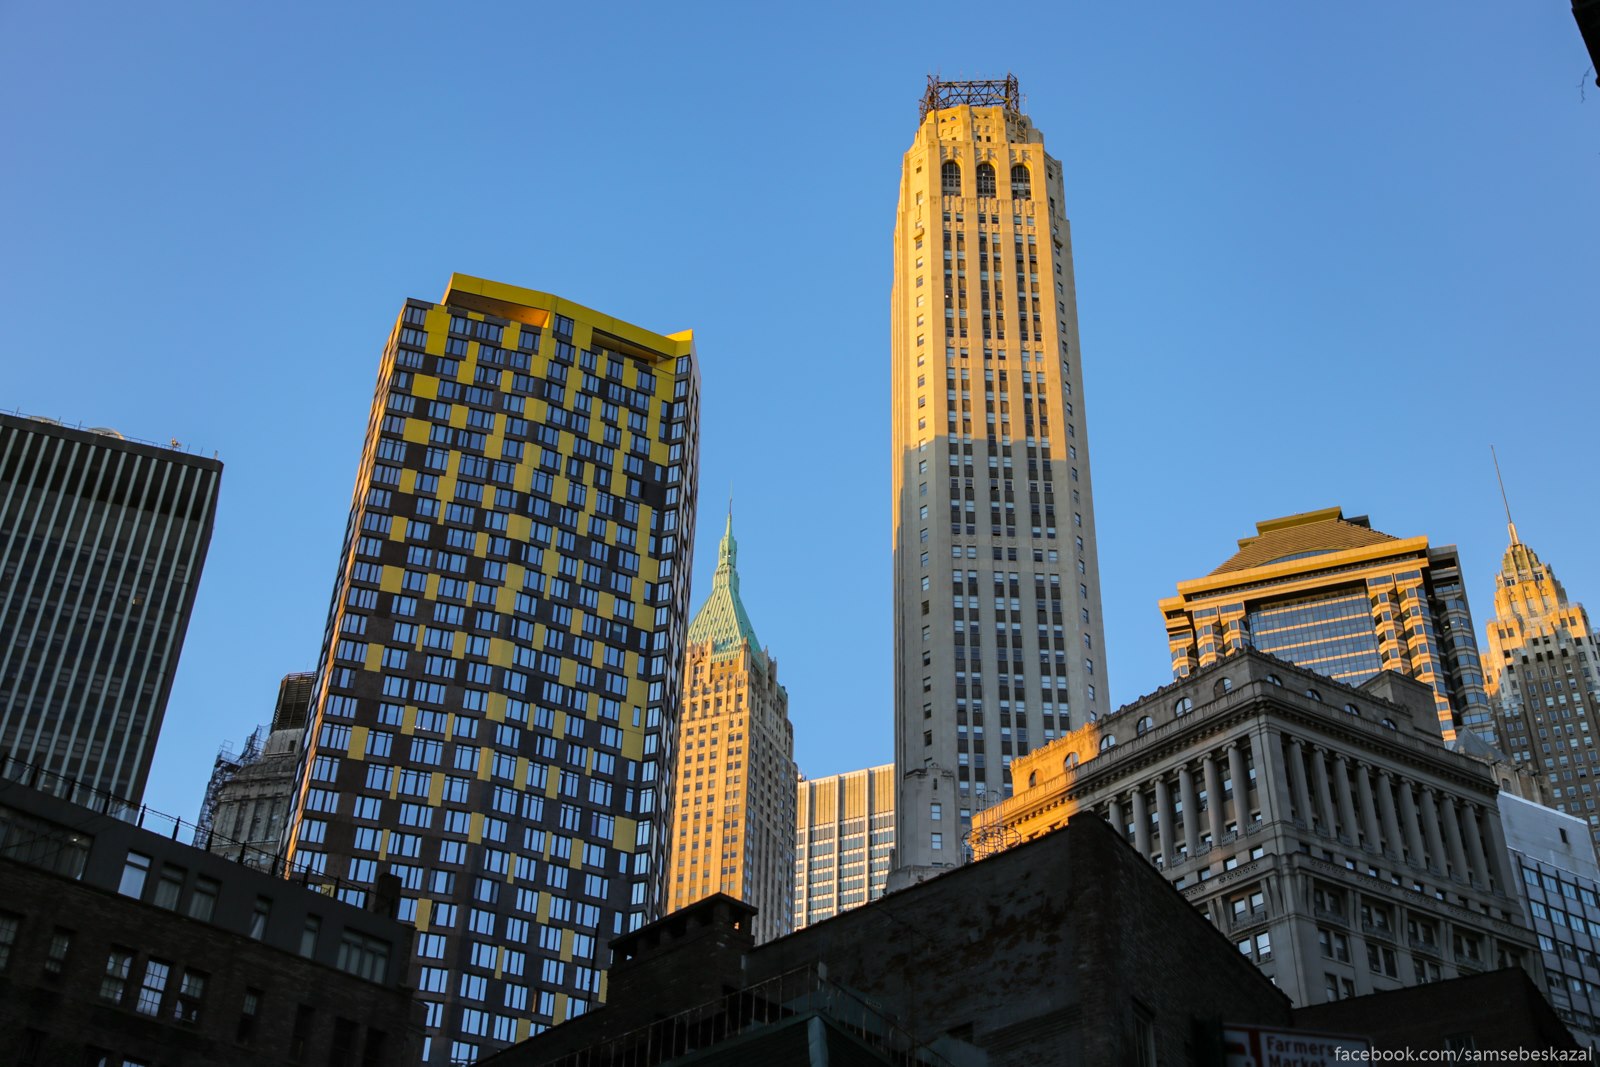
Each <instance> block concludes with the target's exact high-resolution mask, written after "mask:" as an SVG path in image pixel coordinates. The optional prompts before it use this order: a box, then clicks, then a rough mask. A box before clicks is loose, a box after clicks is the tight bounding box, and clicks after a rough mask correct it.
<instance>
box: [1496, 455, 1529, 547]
mask: <svg viewBox="0 0 1600 1067" xmlns="http://www.w3.org/2000/svg"><path fill="white" fill-rule="evenodd" d="M1489 455H1490V457H1491V458H1493V460H1494V480H1495V481H1497V482H1499V483H1500V503H1502V504H1504V505H1505V509H1506V530H1507V531H1509V532H1510V534H1511V543H1512V544H1514V545H1516V544H1521V543H1522V542H1521V541H1519V540H1518V539H1517V524H1516V523H1514V522H1512V521H1511V501H1509V500H1507V499H1506V480H1505V479H1504V478H1502V477H1501V476H1500V455H1499V453H1497V452H1495V450H1494V445H1490V446H1489Z"/></svg>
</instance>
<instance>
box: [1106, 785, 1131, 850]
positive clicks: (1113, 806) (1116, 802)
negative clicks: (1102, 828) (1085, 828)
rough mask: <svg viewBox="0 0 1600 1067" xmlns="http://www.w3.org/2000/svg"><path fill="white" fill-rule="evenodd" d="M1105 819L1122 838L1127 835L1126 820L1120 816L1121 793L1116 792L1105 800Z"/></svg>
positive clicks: (1125, 838) (1124, 838)
mask: <svg viewBox="0 0 1600 1067" xmlns="http://www.w3.org/2000/svg"><path fill="white" fill-rule="evenodd" d="M1106 821H1107V822H1109V823H1110V824H1111V828H1112V829H1113V830H1115V831H1116V832H1117V836H1118V837H1120V838H1122V839H1123V840H1127V837H1128V820H1126V819H1124V818H1123V817H1122V794H1121V793H1118V794H1116V795H1115V796H1113V797H1112V798H1111V799H1110V800H1109V801H1107V802H1106Z"/></svg>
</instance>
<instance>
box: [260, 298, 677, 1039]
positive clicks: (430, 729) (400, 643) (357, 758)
mask: <svg viewBox="0 0 1600 1067" xmlns="http://www.w3.org/2000/svg"><path fill="white" fill-rule="evenodd" d="M698 425H699V377H698V370H697V367H696V361H695V354H694V345H693V339H692V336H691V335H690V334H689V333H679V334H672V335H670V336H663V335H660V334H656V333H652V332H650V331H647V330H644V329H641V328H639V327H636V326H632V325H630V324H628V323H625V322H622V321H621V320H618V319H615V318H612V317H610V316H608V315H604V314H602V313H600V312H597V311H593V310H591V309H589V308H586V307H582V306H579V305H577V304H573V303H571V302H569V301H566V300H563V299H561V298H559V297H555V296H551V295H549V294H546V293H539V292H534V291H531V290H527V289H520V288H516V287H514V286H510V285H503V284H499V283H496V282H490V281H486V280H483V279H479V278H471V277H466V276H462V275H453V276H452V277H451V279H450V284H449V288H448V289H447V290H446V292H445V295H444V297H443V299H442V300H440V301H439V302H438V303H430V302H427V301H421V300H408V301H407V302H406V304H405V306H404V308H402V310H401V312H400V316H399V318H398V320H397V321H396V323H395V325H394V328H393V331H392V332H391V334H390V337H389V341H388V345H387V347H386V348H385V351H384V355H383V361H382V365H381V367H380V370H379V374H378V384H377V390H376V393H375V395H374V398H373V403H372V412H371V417H370V420H369V423H368V427H367V438H366V447H365V449H364V452H363V454H362V457H361V465H360V469H359V473H358V475H357V477H356V487H355V494H354V499H353V501H352V504H351V510H350V521H349V527H348V530H347V532H346V536H345V542H344V547H343V551H342V553H341V556H340V561H339V574H338V578H337V581H336V583H335V586H334V596H333V604H332V607H331V609H330V611H329V616H328V629H327V633H326V635H325V639H324V642H323V652H322V658H321V662H320V665H319V667H318V688H317V693H316V696H315V698H314V701H313V707H312V713H311V719H310V722H309V723H308V727H307V734H306V738H307V742H306V746H305V758H304V762H303V764H302V767H301V771H300V778H299V782H298V785H297V796H296V803H295V813H294V817H293V819H292V820H291V823H290V828H289V834H290V841H289V845H288V857H289V858H288V870H289V873H290V874H291V875H292V876H293V877H297V878H307V879H310V880H312V881H318V880H321V881H324V882H325V883H326V884H328V886H329V887H330V891H332V892H336V893H338V894H339V895H341V896H343V897H345V898H347V899H350V900H352V901H354V902H356V903H369V900H368V898H369V897H370V896H371V895H372V894H373V893H374V892H375V891H378V890H380V889H387V890H389V891H393V890H394V888H395V887H394V885H393V883H386V884H385V885H384V886H382V887H380V885H379V879H380V877H381V876H384V875H388V874H393V875H394V876H396V877H397V878H398V881H399V885H398V892H399V894H400V902H399V908H400V915H401V918H403V919H405V920H406V921H408V922H412V923H414V924H415V925H416V930H417V934H416V945H415V950H414V960H413V972H414V976H415V982H416V987H417V991H418V997H419V998H420V999H421V1000H422V1001H423V1003H424V1005H425V1008H426V1026H427V1045H426V1051H425V1053H424V1061H425V1062H426V1063H428V1064H444V1063H470V1062H473V1061H474V1060H476V1059H477V1058H479V1057H480V1056H482V1055H484V1054H486V1053H487V1052H489V1051H492V1050H493V1049H496V1048H499V1047H502V1046H504V1045H506V1044H509V1043H511V1042H513V1041H515V1040H519V1039H521V1038H523V1037H526V1036H528V1034H530V1033H532V1032H535V1031H537V1030H540V1029H543V1028H544V1027H547V1026H550V1025H553V1024H555V1023H558V1022H561V1021H563V1020H564V1019H568V1018H572V1017H574V1016H577V1015H579V1014H581V1013H582V1012H583V1011H585V1010H586V1009H587V1008H588V1007H590V1006H591V1005H593V1004H594V1003H596V1002H597V1001H599V1000H601V999H603V998H604V995H605V977H604V974H603V972H602V968H603V967H604V966H605V964H606V961H607V944H608V942H609V940H610V938H611V937H613V936H614V935H616V934H619V933H622V932H624V931H627V930H631V929H634V928H637V927H639V926H641V925H643V924H644V923H646V922H649V921H651V920H653V919H655V918H656V917H658V915H659V914H660V912H661V911H662V909H663V906H664V903H665V899H666V898H665V883H664V880H663V859H664V856H665V848H666V842H665V841H664V840H663V834H662V832H661V831H662V829H663V828H664V827H665V825H666V824H665V822H664V820H665V818H666V814H667V812H669V811H670V799H671V772H672V768H673V746H674V743H675V740H676V732H677V721H676V720H677V709H678V700H679V694H680V693H681V691H682V684H681V683H682V679H681V677H680V673H681V670H682V663H683V644H684V632H685V628H686V626H687V618H688V611H687V608H688V598H689V564H690V560H691V554H692V547H693V534H694V502H695V480H696V463H697V459H698Z"/></svg>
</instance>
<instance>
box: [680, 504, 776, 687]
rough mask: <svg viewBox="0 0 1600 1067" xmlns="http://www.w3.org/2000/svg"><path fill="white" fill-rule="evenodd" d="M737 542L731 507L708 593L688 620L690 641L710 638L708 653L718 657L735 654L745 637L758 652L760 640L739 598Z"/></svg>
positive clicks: (693, 642)
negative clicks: (734, 537) (689, 620)
mask: <svg viewBox="0 0 1600 1067" xmlns="http://www.w3.org/2000/svg"><path fill="white" fill-rule="evenodd" d="M738 552H739V545H738V542H736V541H735V540H734V539H733V509H732V508H731V507H730V508H729V509H728V526H727V529H726V530H725V531H724V532H723V534H722V543H721V544H719V545H718V546H717V570H716V573H715V574H713V575H712V577H711V596H710V597H709V598H707V600H706V602H705V604H703V605H702V606H701V608H700V610H699V611H698V612H696V613H695V617H694V621H693V622H691V623H689V635H688V640H689V643H690V644H700V643H702V642H705V641H710V642H711V655H712V656H713V658H717V659H720V658H722V657H724V656H737V655H738V654H739V651H740V649H741V648H743V646H744V643H745V642H746V641H748V642H750V649H751V651H752V652H754V653H756V655H757V656H758V657H759V658H762V659H764V658H765V657H764V656H761V642H760V641H759V640H758V639H757V638H756V628H755V627H754V626H752V625H751V624H750V616H749V615H748V614H746V613H745V610H744V604H743V602H741V601H740V599H739V572H738V571H737V570H735V569H734V563H735V561H736V559H737V556H738Z"/></svg>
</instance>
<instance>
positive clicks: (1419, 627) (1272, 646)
mask: <svg viewBox="0 0 1600 1067" xmlns="http://www.w3.org/2000/svg"><path fill="white" fill-rule="evenodd" d="M1160 607H1161V613H1162V616H1163V617H1164V619H1165V620H1166V626H1167V642H1168V646H1169V649H1170V651H1171V654H1172V674H1173V677H1174V678H1185V677H1187V676H1188V675H1189V674H1190V673H1191V672H1193V671H1195V670H1198V669H1199V668H1201V667H1207V666H1210V665H1211V664H1212V663H1215V662H1217V660H1219V659H1220V658H1222V657H1223V656H1226V655H1228V654H1230V653H1233V652H1237V651H1239V650H1240V649H1243V648H1256V649H1260V650H1261V651H1263V652H1270V653H1272V654H1273V655H1275V656H1280V657H1282V658H1283V659H1286V660H1289V661H1290V662H1292V663H1296V664H1299V665H1300V666H1303V667H1306V668H1308V669H1310V670H1314V671H1316V672H1317V673H1319V674H1323V675H1326V676H1327V677H1330V678H1334V679H1337V680H1339V681H1343V682H1348V683H1351V684H1355V683H1358V682H1361V681H1363V680H1365V679H1367V678H1370V677H1371V676H1373V675H1375V674H1377V673H1378V672H1379V671H1398V672H1399V673H1401V674H1404V675H1407V676H1409V677H1412V678H1415V679H1417V680H1418V681H1420V682H1423V683H1425V684H1427V685H1428V686H1430V687H1432V689H1433V691H1434V695H1435V701H1436V703H1437V704H1438V709H1439V726H1440V730H1441V732H1442V733H1443V735H1444V737H1445V739H1446V740H1451V739H1454V737H1455V736H1456V731H1457V730H1460V729H1468V730H1472V731H1473V732H1474V733H1476V734H1477V735H1478V736H1480V737H1482V738H1484V739H1485V740H1488V741H1491V742H1492V741H1493V740H1494V725H1493V722H1492V717H1491V715H1490V713H1489V703H1488V696H1487V694H1486V693H1485V691H1484V685H1483V668H1482V665H1481V664H1480V663H1479V657H1478V644H1477V639H1476V638H1475V637H1474V635H1473V626H1472V613H1471V610H1470V609H1469V608H1468V606H1467V596H1466V591H1465V589H1464V587H1463V585H1462V582H1461V562H1460V560H1459V558H1458V557H1457V555H1456V550H1455V546H1453V545H1446V546H1442V547H1439V548H1433V547H1430V546H1429V544H1428V539H1427V538H1426V537H1412V538H1398V537H1393V536H1391V535H1389V534H1386V533H1382V532H1380V531H1377V530H1374V529H1372V526H1371V524H1370V523H1369V522H1368V521H1367V518H1366V516H1364V515H1362V516H1357V517H1353V518H1348V519H1347V518H1345V516H1344V513H1343V511H1341V510H1340V509H1339V508H1326V509H1323V510H1321V511H1310V512H1304V513H1301V514H1298V515H1289V516H1285V517H1284V518H1281V519H1268V520H1266V521H1264V522H1259V523H1257V524H1256V535H1255V536H1254V537H1246V538H1243V539H1242V540H1240V541H1239V551H1238V552H1237V553H1235V554H1234V555H1233V557H1232V558H1230V559H1229V560H1228V561H1227V562H1225V563H1223V564H1222V565H1221V566H1220V567H1218V568H1217V569H1216V570H1214V571H1212V572H1211V573H1210V574H1208V575H1206V576H1205V577H1204V578H1197V579H1194V580H1192V581H1187V582H1180V583H1178V595H1177V596H1175V597H1169V598H1167V599H1165V600H1162V601H1161V604H1160Z"/></svg>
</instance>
